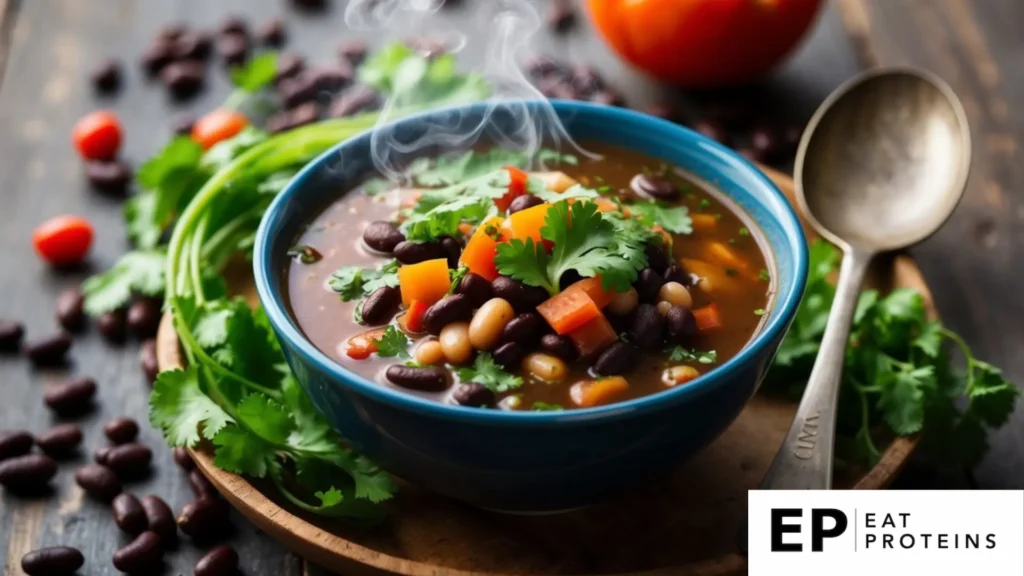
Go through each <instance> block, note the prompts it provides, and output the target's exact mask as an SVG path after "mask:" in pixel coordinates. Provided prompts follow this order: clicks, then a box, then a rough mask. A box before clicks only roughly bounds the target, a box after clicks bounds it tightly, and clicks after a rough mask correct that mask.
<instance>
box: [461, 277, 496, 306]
mask: <svg viewBox="0 0 1024 576" xmlns="http://www.w3.org/2000/svg"><path fill="white" fill-rule="evenodd" d="M455 291H456V292H457V293H459V294H465V295H466V297H467V298H469V302H470V304H472V305H473V308H479V307H481V306H483V305H484V302H487V301H488V300H490V299H491V298H492V297H493V296H494V293H493V291H492V290H491V283H490V282H488V281H487V279H486V278H484V277H483V276H480V275H479V274H473V273H472V272H470V273H468V274H466V275H465V276H463V277H462V281H461V282H459V286H458V288H457V289H456V290H455Z"/></svg>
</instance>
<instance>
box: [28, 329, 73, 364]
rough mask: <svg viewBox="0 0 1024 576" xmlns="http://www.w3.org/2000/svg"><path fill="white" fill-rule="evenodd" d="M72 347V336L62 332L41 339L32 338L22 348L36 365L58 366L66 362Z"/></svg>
mask: <svg viewBox="0 0 1024 576" xmlns="http://www.w3.org/2000/svg"><path fill="white" fill-rule="evenodd" d="M70 349H71V336H68V335H67V333H65V332H60V333H58V334H54V335H52V336H47V337H46V338H41V339H39V340H30V341H28V342H26V343H25V346H24V348H23V349H22V350H23V352H24V354H25V356H28V359H29V360H31V361H32V364H34V365H36V366H58V365H61V364H64V363H65V361H66V359H67V353H68V350H70Z"/></svg>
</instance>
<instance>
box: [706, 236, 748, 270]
mask: <svg viewBox="0 0 1024 576" xmlns="http://www.w3.org/2000/svg"><path fill="white" fill-rule="evenodd" d="M706 250H707V254H708V259H709V260H714V261H716V262H718V263H719V264H721V265H722V266H726V267H728V268H735V269H736V270H746V269H747V268H748V267H749V266H750V264H749V263H748V262H747V260H746V259H745V258H743V257H742V256H740V255H739V254H737V253H736V252H735V251H734V250H733V249H732V248H729V247H728V246H726V245H725V244H724V243H722V242H718V241H717V240H715V241H712V242H708V244H707V248H706Z"/></svg>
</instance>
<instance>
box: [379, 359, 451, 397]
mask: <svg viewBox="0 0 1024 576" xmlns="http://www.w3.org/2000/svg"><path fill="white" fill-rule="evenodd" d="M384 375H385V376H386V377H387V379H388V381H389V382H391V383H392V384H394V385H395V386H401V387H402V388H409V389H410V390H422V391H427V392H440V391H441V390H446V389H447V388H448V386H449V385H450V383H449V381H448V377H449V376H450V374H449V373H448V371H447V370H445V369H444V368H441V367H439V366H406V365H404V364H393V365H391V366H388V369H387V371H386V372H385V373H384Z"/></svg>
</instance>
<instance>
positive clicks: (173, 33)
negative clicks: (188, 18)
mask: <svg viewBox="0 0 1024 576" xmlns="http://www.w3.org/2000/svg"><path fill="white" fill-rule="evenodd" d="M185 32H188V26H186V25H185V23H184V22H170V23H168V24H164V25H163V26H161V27H160V29H159V30H157V31H156V36H154V37H153V41H154V42H172V41H174V40H177V39H178V38H180V37H181V35H182V34H184V33H185Z"/></svg>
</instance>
